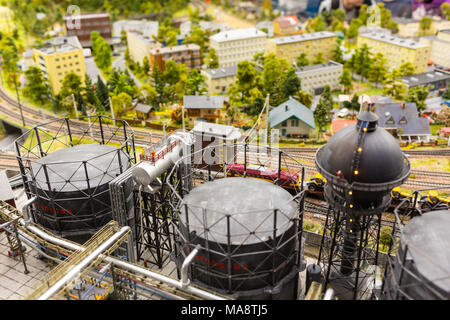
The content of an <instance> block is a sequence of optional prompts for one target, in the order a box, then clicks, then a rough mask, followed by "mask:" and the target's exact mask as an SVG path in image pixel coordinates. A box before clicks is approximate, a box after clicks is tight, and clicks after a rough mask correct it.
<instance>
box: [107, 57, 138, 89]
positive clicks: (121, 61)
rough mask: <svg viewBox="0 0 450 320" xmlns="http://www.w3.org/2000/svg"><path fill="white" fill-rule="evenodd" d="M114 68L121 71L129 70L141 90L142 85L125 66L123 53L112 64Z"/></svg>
mask: <svg viewBox="0 0 450 320" xmlns="http://www.w3.org/2000/svg"><path fill="white" fill-rule="evenodd" d="M112 68H117V69H119V70H128V72H129V73H130V76H131V78H133V80H134V82H135V83H136V85H137V87H138V88H140V87H141V86H142V83H141V82H140V81H139V80H138V79H137V78H136V77H135V75H134V74H133V73H132V72H131V70H129V69H128V68H127V66H126V64H125V58H124V56H123V53H122V54H121V55H120V56H119V57H118V58H117V59H116V60H115V61H113V63H112Z"/></svg>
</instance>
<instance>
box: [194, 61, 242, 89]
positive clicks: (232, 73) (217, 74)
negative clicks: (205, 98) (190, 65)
mask: <svg viewBox="0 0 450 320" xmlns="http://www.w3.org/2000/svg"><path fill="white" fill-rule="evenodd" d="M201 73H202V75H203V76H204V77H205V86H206V88H207V90H208V93H209V94H225V93H226V92H227V91H228V89H229V88H230V87H231V86H232V85H233V83H234V82H235V81H236V74H237V66H232V67H224V68H218V69H206V70H202V71H201Z"/></svg>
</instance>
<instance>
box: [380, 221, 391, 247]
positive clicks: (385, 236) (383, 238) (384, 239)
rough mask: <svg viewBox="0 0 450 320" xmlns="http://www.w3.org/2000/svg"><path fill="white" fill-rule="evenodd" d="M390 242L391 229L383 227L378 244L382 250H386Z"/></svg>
mask: <svg viewBox="0 0 450 320" xmlns="http://www.w3.org/2000/svg"><path fill="white" fill-rule="evenodd" d="M391 241H392V228H391V227H388V226H383V227H382V228H381V231H380V244H381V245H382V246H383V248H384V249H387V248H388V247H389V246H390V244H391Z"/></svg>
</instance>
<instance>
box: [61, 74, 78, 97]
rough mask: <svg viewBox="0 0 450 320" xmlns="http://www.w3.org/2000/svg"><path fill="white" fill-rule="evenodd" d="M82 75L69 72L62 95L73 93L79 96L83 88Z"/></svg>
mask: <svg viewBox="0 0 450 320" xmlns="http://www.w3.org/2000/svg"><path fill="white" fill-rule="evenodd" d="M81 84H82V83H81V77H80V76H79V75H77V74H76V73H73V72H69V73H68V74H66V75H65V76H64V79H63V82H62V86H61V90H60V92H59V93H60V94H61V96H62V97H67V96H71V95H72V94H73V95H74V96H75V97H77V96H78V95H79V94H80V93H81V90H82V85H81Z"/></svg>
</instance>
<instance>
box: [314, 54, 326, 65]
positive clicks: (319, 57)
mask: <svg viewBox="0 0 450 320" xmlns="http://www.w3.org/2000/svg"><path fill="white" fill-rule="evenodd" d="M324 62H325V58H324V57H323V53H322V52H319V53H318V54H316V55H315V56H314V60H313V62H312V64H321V63H324Z"/></svg>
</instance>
